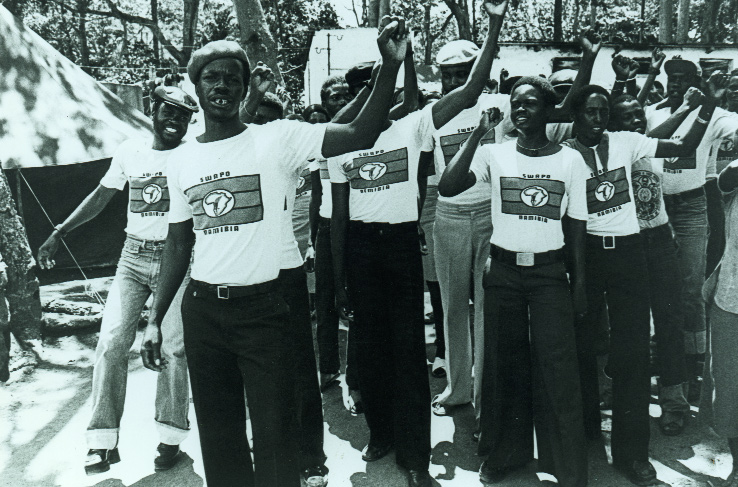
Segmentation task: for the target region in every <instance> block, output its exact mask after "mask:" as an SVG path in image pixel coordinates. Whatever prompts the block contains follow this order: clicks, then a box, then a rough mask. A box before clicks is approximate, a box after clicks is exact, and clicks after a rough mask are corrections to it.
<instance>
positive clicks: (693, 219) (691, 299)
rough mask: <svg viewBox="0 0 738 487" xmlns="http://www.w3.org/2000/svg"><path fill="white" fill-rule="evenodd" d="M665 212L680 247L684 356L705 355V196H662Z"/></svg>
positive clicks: (708, 231) (707, 230)
mask: <svg viewBox="0 0 738 487" xmlns="http://www.w3.org/2000/svg"><path fill="white" fill-rule="evenodd" d="M664 202H665V203H666V211H667V213H668V214H669V221H670V222H671V225H672V227H673V228H674V233H675V235H676V241H677V244H678V245H679V249H678V251H677V256H678V257H679V268H680V269H681V271H682V278H683V282H684V287H683V288H682V302H683V310H684V330H685V333H684V353H686V354H690V355H695V354H701V353H705V342H706V337H705V330H706V327H705V303H704V301H703V299H702V285H703V284H704V283H705V265H706V264H705V262H706V260H707V242H708V240H709V237H710V227H709V225H708V223H707V198H706V196H705V195H704V193H703V194H702V195H698V196H686V197H682V196H681V195H665V196H664Z"/></svg>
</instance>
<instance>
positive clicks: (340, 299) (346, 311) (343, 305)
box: [336, 286, 353, 320]
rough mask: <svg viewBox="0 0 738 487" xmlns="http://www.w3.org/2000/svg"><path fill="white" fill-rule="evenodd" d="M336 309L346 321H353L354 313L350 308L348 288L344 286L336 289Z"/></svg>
mask: <svg viewBox="0 0 738 487" xmlns="http://www.w3.org/2000/svg"><path fill="white" fill-rule="evenodd" d="M336 309H337V310H338V315H339V316H340V317H341V318H343V319H344V320H351V319H353V313H352V312H351V307H350V306H349V300H348V293H346V288H345V287H343V286H338V287H336Z"/></svg>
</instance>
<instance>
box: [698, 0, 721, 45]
mask: <svg viewBox="0 0 738 487" xmlns="http://www.w3.org/2000/svg"><path fill="white" fill-rule="evenodd" d="M718 8H719V5H718V4H717V2H715V0H705V6H704V10H702V42H703V43H705V44H712V43H713V42H715V24H716V23H717V13H718Z"/></svg>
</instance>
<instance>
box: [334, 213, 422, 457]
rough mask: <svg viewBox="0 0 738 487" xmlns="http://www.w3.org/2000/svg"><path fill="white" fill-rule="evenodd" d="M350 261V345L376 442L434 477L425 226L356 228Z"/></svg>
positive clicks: (359, 224) (352, 224)
mask: <svg viewBox="0 0 738 487" xmlns="http://www.w3.org/2000/svg"><path fill="white" fill-rule="evenodd" d="M346 257H347V258H346V262H347V270H346V275H347V281H348V293H349V301H350V303H351V305H352V306H353V308H354V323H352V324H351V326H352V327H354V328H355V331H356V333H355V334H354V335H352V337H350V339H355V340H356V350H357V358H358V363H359V367H358V369H359V370H358V372H359V381H360V384H361V398H362V402H363V403H364V408H365V409H364V411H365V415H364V416H365V418H366V422H367V425H368V426H369V432H370V440H369V442H370V443H371V444H373V445H386V444H394V446H395V452H396V456H395V458H396V461H397V464H398V465H400V466H402V467H404V468H406V469H416V470H427V469H428V461H429V459H430V450H431V446H430V414H431V412H430V385H429V382H428V368H427V365H426V356H425V325H424V323H423V266H422V263H421V258H420V246H419V245H418V223H417V222H407V223H400V224H396V225H390V224H386V223H379V224H375V223H363V222H358V221H351V222H350V223H349V232H348V242H347V256H346Z"/></svg>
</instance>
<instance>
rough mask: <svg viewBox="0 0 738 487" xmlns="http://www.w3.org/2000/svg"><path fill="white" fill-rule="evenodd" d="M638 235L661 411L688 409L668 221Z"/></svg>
mask: <svg viewBox="0 0 738 487" xmlns="http://www.w3.org/2000/svg"><path fill="white" fill-rule="evenodd" d="M641 236H642V239H643V248H644V250H645V252H646V262H647V264H648V287H649V296H650V300H651V314H652V315H653V325H654V329H655V331H656V351H657V356H658V360H657V368H658V374H659V383H660V384H659V385H660V390H659V403H660V404H661V409H662V410H663V411H669V412H676V413H685V412H687V411H689V403H688V402H687V398H686V397H685V396H684V391H683V390H682V383H684V382H686V381H687V369H686V365H685V362H684V313H683V310H682V279H681V277H682V276H681V271H680V268H679V259H678V257H677V245H676V241H675V240H674V236H673V234H672V230H671V227H670V226H669V224H668V223H666V224H664V225H660V226H658V227H656V228H648V229H643V230H641Z"/></svg>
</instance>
